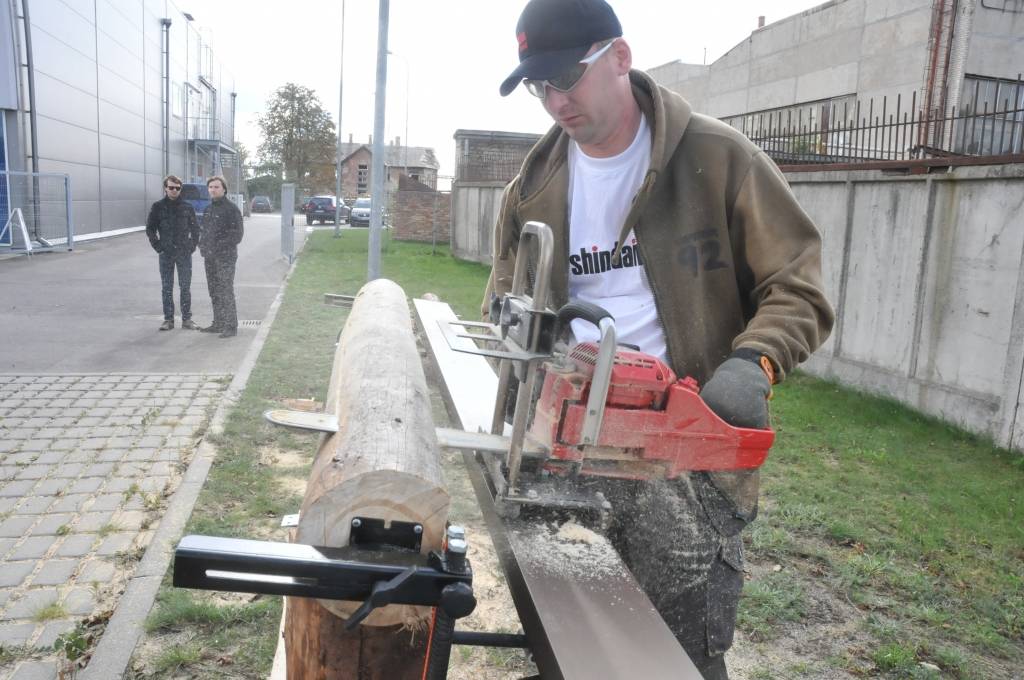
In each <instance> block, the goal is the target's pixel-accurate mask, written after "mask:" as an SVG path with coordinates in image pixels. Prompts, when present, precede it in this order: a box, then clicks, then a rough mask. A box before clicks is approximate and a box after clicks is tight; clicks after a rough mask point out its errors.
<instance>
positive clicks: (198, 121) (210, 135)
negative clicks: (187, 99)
mask: <svg viewBox="0 0 1024 680" xmlns="http://www.w3.org/2000/svg"><path fill="white" fill-rule="evenodd" d="M185 127H186V136H187V138H188V139H190V140H222V141H225V142H228V143H230V142H231V140H230V139H225V138H224V137H222V136H221V132H222V131H223V132H230V131H231V126H230V125H223V124H222V122H221V120H220V119H218V118H214V117H213V116H189V117H188V118H186V119H185Z"/></svg>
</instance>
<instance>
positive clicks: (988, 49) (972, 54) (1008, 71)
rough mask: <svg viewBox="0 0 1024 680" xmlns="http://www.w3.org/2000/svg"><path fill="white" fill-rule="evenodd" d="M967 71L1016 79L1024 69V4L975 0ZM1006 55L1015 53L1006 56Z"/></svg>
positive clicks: (974, 73) (997, 0)
mask: <svg viewBox="0 0 1024 680" xmlns="http://www.w3.org/2000/svg"><path fill="white" fill-rule="evenodd" d="M971 22H972V24H973V27H972V30H971V35H970V43H969V45H968V51H967V58H966V63H965V65H964V70H965V71H966V72H967V73H970V74H973V75H984V76H990V77H993V78H1009V79H1013V78H1016V77H1017V76H1018V75H1020V74H1021V71H1024V4H1022V3H1020V2H1003V0H975V7H974V15H973V17H972V18H971ZM1006 55H1014V57H1015V58H1013V59H1006Z"/></svg>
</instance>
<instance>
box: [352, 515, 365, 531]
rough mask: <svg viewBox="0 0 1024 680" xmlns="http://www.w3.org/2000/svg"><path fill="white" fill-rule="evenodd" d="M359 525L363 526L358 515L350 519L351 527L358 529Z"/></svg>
mask: <svg viewBox="0 0 1024 680" xmlns="http://www.w3.org/2000/svg"><path fill="white" fill-rule="evenodd" d="M361 526H363V520H361V519H359V518H358V517H356V518H355V519H353V520H352V527H353V528H355V529H358V528H359V527H361Z"/></svg>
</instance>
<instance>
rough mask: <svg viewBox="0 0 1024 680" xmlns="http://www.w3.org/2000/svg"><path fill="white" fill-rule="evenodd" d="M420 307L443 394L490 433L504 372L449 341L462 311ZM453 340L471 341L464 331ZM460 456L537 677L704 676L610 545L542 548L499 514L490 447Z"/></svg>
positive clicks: (532, 529) (534, 536)
mask: <svg viewBox="0 0 1024 680" xmlns="http://www.w3.org/2000/svg"><path fill="white" fill-rule="evenodd" d="M414 305H415V307H416V312H417V317H418V320H419V326H420V329H421V331H422V332H423V334H424V335H425V336H426V340H427V344H428V346H429V350H430V355H431V358H432V359H433V361H434V363H435V365H436V366H437V368H438V370H439V371H440V373H441V376H442V378H443V383H444V384H443V388H444V389H443V390H442V392H443V393H444V394H445V398H446V400H447V401H448V404H449V407H450V410H451V411H452V413H453V414H454V415H455V416H457V419H458V420H459V421H461V422H460V423H457V425H461V427H462V429H463V430H465V431H468V432H478V431H479V432H489V431H491V429H492V427H493V422H492V418H493V413H494V403H495V395H497V394H498V393H499V392H500V388H499V386H498V382H499V380H498V377H497V376H496V375H495V373H494V371H493V370H492V369H491V367H490V365H489V364H488V363H487V361H486V359H484V358H483V357H482V356H472V355H471V354H460V353H457V352H456V351H454V350H453V349H452V348H451V347H449V342H448V340H446V339H445V337H444V336H445V333H444V331H443V330H442V328H443V327H445V326H447V325H450V324H451V323H452V322H457V321H458V319H457V318H456V316H455V314H454V313H453V312H452V310H451V308H450V307H449V306H448V305H446V304H444V303H440V302H431V301H427V300H414ZM456 342H463V343H467V346H469V345H472V340H471V339H469V338H465V337H460V338H457V339H456ZM499 444H500V442H499ZM494 448H499V446H498V445H497V444H496V445H495V446H494ZM524 453H526V454H527V456H528V455H529V453H528V452H526V451H524ZM463 455H464V460H465V463H466V466H467V469H468V471H469V474H470V477H471V479H472V482H473V487H474V491H475V492H476V496H477V499H478V501H479V504H480V507H481V509H482V510H483V513H484V518H485V520H486V522H487V527H488V530H489V532H490V534H491V538H492V539H493V541H494V544H495V547H496V549H497V551H498V557H499V560H500V561H501V565H502V569H503V570H504V572H505V576H506V579H507V581H508V584H509V589H510V591H511V594H512V599H513V601H514V603H515V606H516V610H517V612H518V614H519V618H520V621H521V622H522V625H523V629H524V631H525V633H526V638H527V641H528V643H529V649H530V651H531V652H532V654H533V658H534V661H535V662H536V664H537V668H538V670H539V671H540V676H541V678H544V679H548V678H550V679H553V680H556V679H561V678H568V679H579V680H592V679H593V678H607V679H614V678H623V679H626V678H629V679H634V678H644V679H645V680H648V679H649V680H661V679H665V680H668V679H669V678H671V679H672V680H681V679H682V680H690V679H692V680H700V678H701V675H700V673H699V671H697V669H696V667H695V666H694V665H693V662H692V661H691V660H690V658H689V657H688V656H687V655H686V652H685V651H684V650H683V648H682V647H681V646H680V645H679V643H678V642H677V641H676V639H675V637H674V636H673V634H672V632H671V631H670V630H669V628H668V626H667V625H666V624H665V622H664V621H663V620H662V619H661V617H660V615H659V614H658V612H657V611H656V610H655V609H654V606H653V605H652V604H651V602H650V600H649V599H648V598H647V596H646V595H645V594H644V592H643V591H642V590H641V588H640V586H639V585H638V584H637V583H636V580H635V579H634V578H633V576H632V574H630V572H629V570H628V569H627V568H626V567H625V565H624V564H623V563H622V560H621V558H620V557H619V556H618V555H617V554H616V553H615V552H614V551H613V550H605V551H599V552H598V551H593V552H592V553H591V554H589V555H588V556H587V559H588V560H589V563H588V564H579V563H578V562H579V560H576V562H577V563H576V564H567V562H570V561H571V560H566V559H559V557H560V556H559V555H551V554H546V553H545V550H544V543H543V538H544V536H545V531H546V530H545V523H544V522H543V521H542V520H531V519H530V518H529V517H530V515H529V514H524V515H523V517H522V518H521V519H516V518H512V517H507V516H504V517H503V516H501V515H499V513H498V512H496V510H495V502H494V501H495V496H496V489H495V486H494V483H493V481H492V480H495V479H496V477H494V476H492V475H491V474H489V473H488V471H487V465H488V462H487V461H491V462H490V465H493V464H494V462H495V456H494V454H493V453H490V454H488V453H483V452H470V451H467V452H464V454H463Z"/></svg>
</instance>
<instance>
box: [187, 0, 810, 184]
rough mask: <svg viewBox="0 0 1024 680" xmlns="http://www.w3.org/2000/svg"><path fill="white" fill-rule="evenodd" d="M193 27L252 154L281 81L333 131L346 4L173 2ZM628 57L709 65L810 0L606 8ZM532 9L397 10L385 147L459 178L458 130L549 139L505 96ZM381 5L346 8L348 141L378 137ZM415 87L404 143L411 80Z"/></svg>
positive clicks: (372, 1) (456, 2)
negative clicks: (314, 101)
mask: <svg viewBox="0 0 1024 680" xmlns="http://www.w3.org/2000/svg"><path fill="white" fill-rule="evenodd" d="M175 3H176V4H177V5H178V6H179V7H180V8H181V9H182V10H183V11H186V12H189V13H190V14H192V15H193V16H194V17H195V22H196V24H197V25H198V26H200V27H202V28H203V29H204V31H205V32H206V34H207V37H208V39H209V41H210V42H211V44H212V45H213V49H214V53H215V54H216V55H217V58H218V59H219V60H220V61H221V63H223V64H224V65H225V67H226V68H227V69H228V70H229V71H230V72H231V73H232V74H233V75H234V77H235V90H236V91H237V92H238V101H237V117H238V135H237V136H238V138H239V140H240V141H242V142H243V143H244V144H245V145H246V147H248V148H249V150H250V151H251V152H252V153H253V154H255V152H256V149H257V147H258V146H259V142H260V134H259V127H258V126H257V124H256V117H257V116H258V115H259V114H260V113H261V112H262V111H263V110H264V108H265V105H266V102H267V99H268V98H269V97H270V96H271V94H272V93H273V91H274V90H275V89H276V88H278V87H280V86H281V85H283V84H284V83H286V82H289V81H290V82H295V83H298V84H300V85H305V86H306V87H310V88H312V89H313V90H314V91H315V92H316V93H317V95H318V96H319V97H320V101H321V103H322V104H323V105H324V107H325V108H326V109H327V110H328V111H330V112H331V116H332V118H333V119H334V120H335V122H337V116H338V86H339V80H340V72H341V68H340V67H341V34H342V20H341V10H342V7H341V6H342V0H291V1H290V2H281V1H280V0H203V1H202V2H194V1H193V0H175ZM611 4H612V6H613V7H614V8H615V10H616V13H617V14H618V16H619V20H620V21H621V22H622V27H623V32H624V36H625V38H626V39H627V40H628V41H629V44H630V46H631V48H632V50H633V61H634V66H636V67H637V68H641V69H648V68H651V67H653V66H657V65H659V64H664V63H666V62H670V61H673V60H676V59H679V60H682V61H683V62H686V63H695V64H700V63H703V62H704V58H705V56H704V55H705V50H706V51H707V63H711V62H713V61H714V60H715V59H717V58H719V57H721V56H722V55H723V54H725V53H726V52H728V51H729V50H730V49H732V48H733V47H734V46H735V45H737V44H738V43H740V42H741V41H743V40H746V39H747V38H748V37H749V36H750V33H751V31H753V30H754V29H756V28H757V18H758V16H759V15H764V16H765V17H766V20H767V22H768V23H772V22H775V21H778V20H780V19H784V18H785V17H788V16H791V15H793V14H796V13H799V12H802V11H804V10H806V9H809V8H811V7H814V6H816V5H818V4H821V3H820V2H817V1H814V0H771V2H769V1H768V0H760V1H759V2H754V1H753V0H728V1H727V2H700V3H698V2H682V1H680V0H618V1H617V2H616V1H615V0H612V1H611ZM524 5H525V0H511V1H510V0H427V1H424V0H391V3H390V27H389V36H388V48H389V49H390V50H391V51H392V52H394V53H395V54H396V55H398V56H396V57H392V58H390V59H388V87H387V115H386V119H385V120H386V126H385V139H393V138H394V137H396V136H399V137H402V139H403V140H404V141H407V142H408V143H409V144H411V145H414V146H429V147H433V148H434V151H435V152H436V153H437V156H438V159H439V160H440V162H441V174H442V175H451V174H452V173H453V172H454V165H453V163H454V156H455V142H454V140H453V138H452V135H453V134H454V132H455V130H457V129H460V128H464V129H483V130H505V131H512V132H538V133H539V132H543V131H544V130H546V129H547V128H548V127H549V125H550V119H548V117H547V114H545V113H544V110H543V109H542V108H541V106H540V103H539V102H538V101H537V100H536V99H535V98H533V97H531V96H530V95H529V94H528V93H526V91H525V90H524V89H523V88H522V87H519V88H518V89H517V90H516V91H515V92H513V93H512V94H511V95H510V96H508V97H504V98H503V97H501V96H500V95H499V94H498V85H499V84H500V83H501V81H502V80H503V79H504V78H505V77H506V76H507V75H508V74H509V73H510V72H511V71H512V69H514V68H515V66H516V64H517V63H518V59H517V56H516V55H517V52H516V40H515V25H516V21H517V19H518V17H519V13H520V12H521V11H522V8H523V6H524ZM378 6H379V5H378V1H377V0H347V2H346V5H345V23H346V26H345V62H344V109H343V111H342V123H341V127H342V133H343V136H344V139H345V140H346V141H347V140H348V136H349V134H351V135H352V136H353V139H354V140H355V141H368V139H369V136H370V134H371V133H372V132H373V106H374V82H375V77H376V46H377V17H378ZM407 78H408V112H409V113H408V135H406V102H407V97H406V89H407V86H406V79H407Z"/></svg>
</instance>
